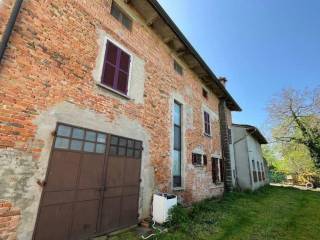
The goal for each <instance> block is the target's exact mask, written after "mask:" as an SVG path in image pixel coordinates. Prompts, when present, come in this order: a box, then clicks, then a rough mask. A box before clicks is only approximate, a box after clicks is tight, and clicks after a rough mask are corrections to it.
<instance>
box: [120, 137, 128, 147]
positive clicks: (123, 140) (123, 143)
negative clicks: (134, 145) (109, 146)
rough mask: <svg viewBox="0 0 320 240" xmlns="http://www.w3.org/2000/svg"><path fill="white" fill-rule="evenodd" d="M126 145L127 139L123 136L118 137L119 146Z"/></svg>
mask: <svg viewBox="0 0 320 240" xmlns="http://www.w3.org/2000/svg"><path fill="white" fill-rule="evenodd" d="M126 145H127V139H125V138H120V140H119V146H123V147H125V146H126Z"/></svg>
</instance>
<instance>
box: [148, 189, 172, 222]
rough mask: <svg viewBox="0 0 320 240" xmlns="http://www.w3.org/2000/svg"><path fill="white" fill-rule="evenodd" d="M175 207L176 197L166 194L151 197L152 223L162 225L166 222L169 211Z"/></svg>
mask: <svg viewBox="0 0 320 240" xmlns="http://www.w3.org/2000/svg"><path fill="white" fill-rule="evenodd" d="M176 205H177V196H175V195H173V194H167V193H157V194H154V195H153V221H155V222H156V223H159V224H162V223H164V222H166V221H168V216H169V210H170V209H171V208H172V207H174V206H176Z"/></svg>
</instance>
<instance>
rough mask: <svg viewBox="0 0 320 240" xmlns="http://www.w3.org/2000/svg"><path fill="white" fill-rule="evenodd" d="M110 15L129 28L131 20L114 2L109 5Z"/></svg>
mask: <svg viewBox="0 0 320 240" xmlns="http://www.w3.org/2000/svg"><path fill="white" fill-rule="evenodd" d="M111 15H112V16H114V17H115V18H116V19H117V20H118V21H119V22H121V23H122V25H123V26H124V27H126V28H127V29H128V30H131V28H132V20H131V19H130V18H129V17H128V16H127V15H126V14H125V13H124V12H123V11H122V10H121V9H120V8H119V6H118V5H117V4H115V3H114V2H113V3H112V5H111Z"/></svg>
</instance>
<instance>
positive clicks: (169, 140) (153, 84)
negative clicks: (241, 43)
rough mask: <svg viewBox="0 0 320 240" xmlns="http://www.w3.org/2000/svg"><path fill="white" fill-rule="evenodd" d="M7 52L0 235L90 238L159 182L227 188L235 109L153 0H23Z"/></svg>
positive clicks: (194, 194)
mask: <svg viewBox="0 0 320 240" xmlns="http://www.w3.org/2000/svg"><path fill="white" fill-rule="evenodd" d="M17 2H18V1H17ZM20 2H21V1H20ZM14 3H15V1H13V0H3V1H1V2H0V34H1V35H2V37H4V36H5V35H6V34H7V33H8V32H10V31H6V30H7V29H6V27H5V26H7V25H6V23H7V22H8V19H9V17H10V15H11V14H12V12H13V4H14ZM14 9H16V8H14ZM11 20H12V19H11ZM11 22H12V21H11ZM3 43H4V42H2V44H3ZM0 60H1V65H0V199H2V200H1V202H0V208H1V209H0V210H1V211H0V221H1V227H0V236H1V237H0V238H1V239H13V238H14V236H15V235H17V236H18V239H21V240H28V239H32V238H33V239H36V240H38V239H41V240H43V239H59V240H60V239H77V240H78V239H87V238H88V237H92V236H96V235H101V234H105V233H109V232H112V231H115V230H118V229H122V228H125V227H128V226H131V225H134V224H136V223H137V222H138V221H139V220H141V219H143V218H146V217H148V216H149V215H150V206H151V201H152V195H153V193H154V192H159V191H160V192H170V193H173V194H176V195H178V196H179V201H181V202H183V203H192V202H195V201H199V200H201V199H204V198H208V197H213V196H220V195H221V194H223V192H224V191H225V190H231V189H232V174H231V173H232V169H231V161H230V148H229V138H228V129H230V128H231V123H232V118H231V111H240V110H241V109H240V107H239V106H238V104H237V103H236V102H235V100H234V99H233V98H232V96H231V95H230V94H229V93H228V91H227V90H226V88H225V86H224V83H225V80H224V79H218V78H217V77H216V76H215V74H214V73H213V72H212V71H211V70H210V68H209V67H208V66H207V64H206V63H205V62H204V60H203V59H202V58H201V57H200V56H199V54H198V53H197V52H196V51H195V50H194V48H193V47H192V46H191V44H190V43H189V42H188V40H187V39H186V38H185V37H184V35H183V34H182V33H181V32H180V30H179V29H178V28H177V27H176V25H175V24H174V23H173V22H172V20H171V19H170V18H169V17H168V15H167V14H166V13H165V12H164V10H163V9H162V8H161V7H160V6H159V4H158V3H157V2H156V1H154V0H123V1H121V0H118V1H111V0H97V1H87V0H70V1H69V0H68V1H65V0H50V1H37V0H26V1H22V6H21V9H20V12H19V14H18V16H17V18H16V21H15V24H14V28H13V32H12V34H11V36H10V41H9V43H8V45H7V47H6V50H5V53H4V55H3V58H2V59H0ZM255 160H258V159H255Z"/></svg>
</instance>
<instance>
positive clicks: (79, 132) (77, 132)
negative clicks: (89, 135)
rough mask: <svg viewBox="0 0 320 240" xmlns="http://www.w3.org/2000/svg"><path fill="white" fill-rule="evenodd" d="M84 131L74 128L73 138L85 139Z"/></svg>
mask: <svg viewBox="0 0 320 240" xmlns="http://www.w3.org/2000/svg"><path fill="white" fill-rule="evenodd" d="M83 136H84V130H83V129H80V128H73V130H72V138H76V139H83Z"/></svg>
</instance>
